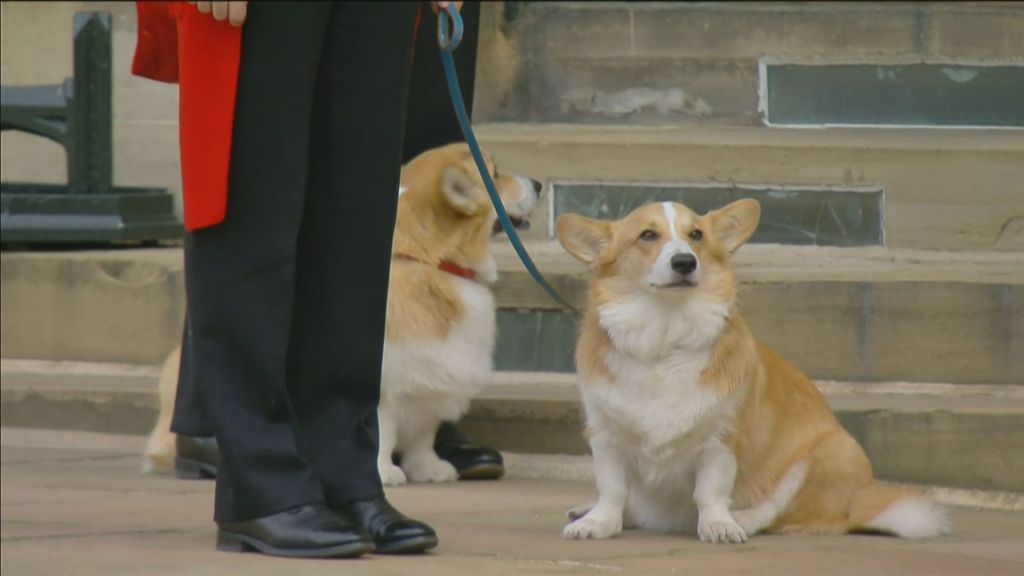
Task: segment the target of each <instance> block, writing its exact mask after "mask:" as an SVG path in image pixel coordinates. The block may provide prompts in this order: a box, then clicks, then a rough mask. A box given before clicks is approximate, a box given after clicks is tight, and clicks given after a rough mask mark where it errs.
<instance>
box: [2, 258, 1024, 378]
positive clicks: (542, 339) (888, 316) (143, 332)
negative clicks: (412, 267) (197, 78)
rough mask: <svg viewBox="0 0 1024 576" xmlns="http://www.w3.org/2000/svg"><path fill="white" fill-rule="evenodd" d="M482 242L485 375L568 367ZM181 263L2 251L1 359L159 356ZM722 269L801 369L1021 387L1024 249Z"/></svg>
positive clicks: (559, 336) (526, 297)
mask: <svg viewBox="0 0 1024 576" xmlns="http://www.w3.org/2000/svg"><path fill="white" fill-rule="evenodd" d="M495 242H496V245H495V251H496V252H497V259H498V261H499V265H500V269H501V274H502V278H501V280H500V281H499V283H498V284H497V285H496V286H495V293H496V295H497V301H498V305H499V308H500V310H499V344H498V354H497V364H498V366H499V368H501V369H508V370H541V371H563V372H571V371H572V370H573V348H574V345H575V337H576V325H575V319H574V318H573V316H572V315H571V314H568V313H565V312H562V311H559V310H557V309H555V308H554V304H553V303H552V302H551V301H550V300H549V299H548V297H547V295H545V294H544V293H543V292H541V291H540V289H539V288H538V287H537V286H536V285H535V284H534V283H533V281H532V280H531V279H530V278H529V277H528V276H527V275H526V273H525V272H524V271H523V268H522V265H521V264H520V263H519V262H518V261H517V260H516V258H515V257H514V256H513V254H512V252H511V250H510V248H509V247H508V246H507V244H506V242H505V241H504V240H503V239H497V240H496V241H495ZM529 249H530V252H531V253H532V254H533V255H534V257H535V258H536V260H537V262H538V265H539V266H540V268H541V270H543V271H544V273H545V274H546V275H547V276H548V278H549V280H551V281H552V283H553V284H554V285H555V286H556V287H557V288H558V290H559V291H560V292H561V293H562V294H563V295H565V296H566V297H567V298H569V299H570V300H571V301H572V302H574V303H575V304H576V306H577V307H582V306H583V305H584V302H585V295H586V286H587V278H586V270H585V269H584V268H583V267H582V265H580V264H579V263H577V262H576V261H574V260H573V259H572V258H571V257H569V256H568V255H567V254H566V253H565V252H564V251H563V250H562V249H561V247H560V246H558V245H557V244H556V243H555V242H552V241H546V242H531V243H530V244H529ZM181 259H182V255H181V250H180V249H175V248H164V249H153V250H123V251H97V252H93V251H82V252H63V253H42V252H24V253H9V252H5V253H3V254H2V256H0V270H2V291H0V327H2V331H0V337H2V346H3V351H4V355H5V356H6V357H8V358H28V359H47V360H74V361H86V362H119V363H129V364H156V363H159V362H161V361H162V360H163V358H164V356H165V355H166V354H167V353H168V352H169V351H170V350H171V349H172V348H174V347H175V346H176V345H177V343H178V341H179V339H180V334H181V326H182V319H183V317H184V294H183V277H182V270H181V267H182V263H181ZM736 267H737V271H738V272H737V273H738V276H739V278H740V280H741V282H742V283H741V289H740V302H741V305H742V307H743V311H744V314H745V315H746V317H747V319H748V320H749V322H750V323H751V325H752V326H753V328H754V330H755V333H756V334H758V335H759V337H760V338H762V339H763V340H764V341H765V342H766V343H767V344H769V345H770V346H772V347H774V348H776V349H778V350H779V351H780V352H781V353H783V354H784V355H786V356H787V357H789V358H791V359H792V360H793V361H795V362H797V363H798V364H799V365H800V366H801V367H803V368H804V370H806V371H807V372H808V373H809V374H811V375H812V376H813V377H815V378H822V379H831V380H854V381H885V380H908V381H925V382H928V381H933V382H934V381H941V382H957V383H1007V384H1011V383H1024V337H1022V334H1024V329H1022V325H1024V324H1022V323H1024V254H1020V253H1004V252H955V253H954V252H948V253H940V252H930V251H918V250H886V249H881V248H857V249H840V248H822V247H795V246H786V247H781V246H772V245H750V246H746V247H744V248H743V249H742V250H740V252H739V253H738V254H737V257H736ZM780 326H785V327H786V329H785V330H779V329H778V328H779V327H780Z"/></svg>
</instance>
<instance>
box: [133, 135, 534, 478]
mask: <svg viewBox="0 0 1024 576" xmlns="http://www.w3.org/2000/svg"><path fill="white" fill-rule="evenodd" d="M485 157H486V159H487V166H488V168H489V169H490V171H491V176H492V178H493V179H494V181H495V185H496V186H497V189H498V193H499V196H501V198H502V201H503V204H504V206H505V209H506V211H507V212H508V214H509V218H510V220H512V223H513V225H514V226H515V227H516V228H520V229H525V228H528V227H529V224H530V221H529V216H530V213H531V212H532V211H533V209H534V207H535V206H536V204H537V201H538V200H539V198H540V193H541V190H542V184H541V183H540V182H537V181H535V180H531V179H529V178H525V177H518V176H511V175H506V174H501V173H499V172H498V171H497V168H496V167H495V165H494V162H493V161H492V160H491V159H490V156H488V155H486V154H485ZM398 193H399V198H398V213H397V216H396V224H395V234H394V239H393V245H392V259H391V280H390V287H389V290H388V312H387V328H386V342H385V346H384V361H383V366H382V377H381V397H380V405H379V408H378V417H379V426H380V453H379V459H378V466H377V467H378V469H379V471H380V474H381V480H382V482H383V483H384V484H385V485H392V486H393V485H397V484H403V483H405V482H406V481H407V480H408V481H413V482H442V481H451V480H456V479H457V478H458V473H457V472H456V471H455V468H454V467H453V466H452V465H451V464H450V463H448V462H446V461H444V460H442V459H440V458H439V457H438V456H437V454H436V453H435V452H434V449H433V447H434V437H435V434H436V432H437V427H438V425H440V423H441V421H442V420H450V421H454V420H457V419H458V418H459V417H460V416H461V415H462V414H463V413H464V412H465V411H466V409H467V408H468V407H469V401H470V398H471V397H472V396H473V395H474V394H475V393H476V392H477V391H479V390H480V389H481V388H482V387H483V386H485V385H486V384H488V383H489V382H490V380H491V377H492V355H493V351H494V338H495V308H494V298H493V296H492V294H491V290H490V288H489V284H491V283H492V282H494V281H495V280H496V279H497V276H498V272H497V265H496V264H495V261H494V258H493V257H492V256H491V254H490V252H489V245H490V240H491V238H492V236H494V235H496V234H498V233H499V232H500V231H501V225H500V224H499V223H498V222H497V214H496V213H495V211H494V208H493V207H492V205H491V202H490V199H489V197H488V195H487V192H486V190H485V189H484V185H483V182H482V180H481V179H480V175H479V173H478V172H477V168H476V165H475V164H474V163H473V159H472V156H471V155H470V152H469V148H468V146H466V144H465V143H458V144H451V145H448V146H443V147H440V148H434V149H432V150H428V151H426V152H424V153H423V154H421V155H419V156H417V157H416V158H414V159H413V160H411V161H409V163H407V164H406V165H405V166H403V167H402V176H401V185H400V187H399V191H398ZM180 355H181V347H180V346H179V347H178V348H176V349H175V350H174V351H172V352H171V353H170V354H169V355H168V357H167V359H166V361H165V362H164V365H163V369H162V371H161V374H160V380H159V384H158V389H159V398H160V412H159V417H158V419H157V423H156V425H155V426H154V428H153V430H152V432H151V433H150V437H149V441H148V444H147V446H146V449H145V452H144V454H143V458H142V471H143V472H144V473H148V474H170V473H173V471H174V461H175V456H176V454H175V450H176V449H175V435H174V434H173V433H172V432H171V431H170V422H171V418H172V416H173V412H174V397H175V394H176V392H177V386H178V364H179V361H180ZM393 455H398V456H400V458H401V466H397V465H395V464H393V461H392V456H393Z"/></svg>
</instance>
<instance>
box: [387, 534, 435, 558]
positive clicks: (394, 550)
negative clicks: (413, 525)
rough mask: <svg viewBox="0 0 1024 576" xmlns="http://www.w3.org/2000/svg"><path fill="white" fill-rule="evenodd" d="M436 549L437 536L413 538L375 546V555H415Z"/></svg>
mask: <svg viewBox="0 0 1024 576" xmlns="http://www.w3.org/2000/svg"><path fill="white" fill-rule="evenodd" d="M435 547H437V536H415V537H413V538H406V539H405V540H399V541H397V542H391V543H389V544H386V545H384V546H377V554H415V553H416V552H426V551H427V550H430V549H431V548H435Z"/></svg>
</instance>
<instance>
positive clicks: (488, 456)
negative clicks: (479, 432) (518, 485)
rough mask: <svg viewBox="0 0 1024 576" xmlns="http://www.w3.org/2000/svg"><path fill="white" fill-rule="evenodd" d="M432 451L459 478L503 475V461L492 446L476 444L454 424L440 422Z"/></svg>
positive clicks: (479, 478) (468, 478)
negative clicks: (446, 462) (452, 467)
mask: <svg viewBox="0 0 1024 576" xmlns="http://www.w3.org/2000/svg"><path fill="white" fill-rule="evenodd" d="M434 452H436V453H437V455H438V457H440V458H441V459H442V460H447V461H448V462H449V463H451V465H452V466H454V467H455V470H457V471H458V473H459V480H494V479H497V478H501V477H502V476H504V475H505V461H504V459H502V457H501V453H500V452H498V451H497V450H495V449H494V448H487V447H486V446H477V445H476V444H473V442H472V441H471V440H470V439H469V438H468V437H467V436H466V435H465V434H463V433H462V432H461V431H460V430H459V429H458V428H456V427H455V425H454V424H451V423H449V422H442V423H441V426H440V427H438V429H437V437H436V438H435V439H434Z"/></svg>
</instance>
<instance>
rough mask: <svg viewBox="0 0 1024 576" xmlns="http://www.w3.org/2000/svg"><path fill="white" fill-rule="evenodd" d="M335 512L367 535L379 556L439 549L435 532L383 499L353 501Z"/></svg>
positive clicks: (382, 497)
mask: <svg viewBox="0 0 1024 576" xmlns="http://www.w3.org/2000/svg"><path fill="white" fill-rule="evenodd" d="M335 511H336V512H338V513H339V514H341V515H343V516H345V517H346V518H348V519H349V520H350V521H351V522H352V524H353V525H355V526H356V528H358V529H360V530H362V531H363V532H364V533H365V534H367V535H368V536H369V537H370V539H372V540H373V543H374V545H375V546H376V547H377V553H378V554H406V553H409V552H423V551H425V550H429V549H431V548H433V547H435V546H437V533H436V532H434V529H433V528H431V527H430V526H427V525H426V524H424V523H423V522H418V521H416V520H412V519H410V518H407V517H405V516H404V515H403V514H402V513H401V512H399V511H398V510H395V509H394V507H392V506H391V504H389V503H388V501H387V500H386V499H385V498H384V496H377V497H374V498H367V499H364V500H353V501H352V502H349V503H347V504H344V505H343V506H341V507H339V508H335Z"/></svg>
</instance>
